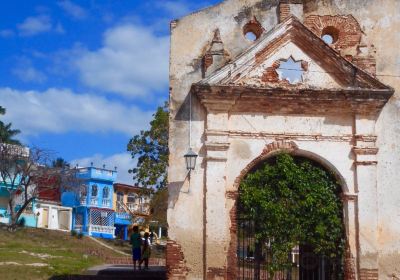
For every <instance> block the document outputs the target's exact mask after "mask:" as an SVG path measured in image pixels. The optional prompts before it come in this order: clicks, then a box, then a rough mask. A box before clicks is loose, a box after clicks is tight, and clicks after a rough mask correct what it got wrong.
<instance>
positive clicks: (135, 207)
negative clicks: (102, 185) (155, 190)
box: [126, 203, 150, 215]
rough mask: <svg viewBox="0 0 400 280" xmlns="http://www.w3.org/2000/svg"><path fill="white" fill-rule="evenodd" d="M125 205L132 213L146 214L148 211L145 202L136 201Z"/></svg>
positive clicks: (148, 208)
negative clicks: (138, 202)
mask: <svg viewBox="0 0 400 280" xmlns="http://www.w3.org/2000/svg"><path fill="white" fill-rule="evenodd" d="M126 206H127V207H128V209H129V210H130V211H132V212H134V213H143V214H146V215H148V214H149V213H150V207H149V205H148V204H147V203H146V204H137V203H127V204H126Z"/></svg>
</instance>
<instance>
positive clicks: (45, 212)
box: [42, 208, 49, 228]
mask: <svg viewBox="0 0 400 280" xmlns="http://www.w3.org/2000/svg"><path fill="white" fill-rule="evenodd" d="M42 213H43V215H42V227H44V228H48V227H49V208H43V212H42Z"/></svg>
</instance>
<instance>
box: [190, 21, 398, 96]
mask: <svg viewBox="0 0 400 280" xmlns="http://www.w3.org/2000/svg"><path fill="white" fill-rule="evenodd" d="M197 85H207V86H237V87H257V88H268V89H271V88H287V89H288V90H290V89H294V90H296V89H320V90H323V89H329V90H333V89H336V90H340V89H346V90H348V89H351V88H354V89H377V90H385V89H387V90H391V88H389V87H387V86H385V85H384V84H382V83H381V82H380V81H378V80H377V79H376V78H374V77H373V76H371V75H369V74H367V73H366V72H364V71H363V70H361V69H359V68H358V67H357V66H355V65H354V64H352V63H350V62H349V61H347V60H346V59H345V58H343V57H342V56H340V54H339V53H337V52H336V51H335V50H334V49H332V48H331V47H330V46H329V45H328V44H326V43H325V42H324V41H323V40H322V39H321V38H319V37H317V36H316V35H315V34H314V33H312V32H311V31H310V30H309V29H307V27H305V26H304V25H303V24H302V23H301V22H300V21H299V20H298V19H297V18H295V17H294V16H291V17H289V18H288V19H286V20H285V21H284V22H282V23H281V24H279V25H277V26H276V27H275V28H274V29H272V30H271V31H269V32H268V33H267V34H265V35H263V36H262V37H260V38H259V39H258V40H257V41H256V42H255V43H254V45H253V46H251V47H250V48H249V49H247V50H246V51H244V52H243V53H242V54H241V55H239V56H238V57H237V58H236V59H235V60H233V61H231V62H230V63H228V64H227V65H225V66H224V67H222V68H221V69H219V70H217V71H215V72H214V73H212V74H211V75H210V76H209V77H207V78H205V79H203V80H201V81H200V82H199V83H197Z"/></svg>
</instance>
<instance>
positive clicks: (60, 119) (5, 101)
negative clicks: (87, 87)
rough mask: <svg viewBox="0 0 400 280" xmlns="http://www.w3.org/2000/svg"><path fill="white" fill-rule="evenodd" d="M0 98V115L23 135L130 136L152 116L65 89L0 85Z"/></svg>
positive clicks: (139, 110) (100, 98)
mask: <svg viewBox="0 0 400 280" xmlns="http://www.w3.org/2000/svg"><path fill="white" fill-rule="evenodd" d="M0 100H1V105H2V106H3V107H5V108H7V114H6V115H5V116H3V117H2V118H4V120H5V121H6V122H12V123H13V126H14V127H15V128H18V129H20V130H21V131H22V136H23V137H25V136H26V135H37V134H39V133H42V132H51V133H65V132H69V131H78V132H91V133H93V132H103V133H104V132H111V131H114V132H121V133H125V134H126V135H134V134H136V133H138V132H139V130H140V129H145V128H146V126H147V125H148V123H149V121H150V120H151V115H152V113H151V112H144V111H142V110H141V109H139V108H137V107H135V106H128V105H125V104H121V103H119V102H116V101H110V100H108V99H106V98H105V97H100V96H95V95H90V94H76V93H74V92H72V91H70V90H68V89H55V88H51V89H48V90H46V91H43V92H38V91H19V90H14V89H11V88H0Z"/></svg>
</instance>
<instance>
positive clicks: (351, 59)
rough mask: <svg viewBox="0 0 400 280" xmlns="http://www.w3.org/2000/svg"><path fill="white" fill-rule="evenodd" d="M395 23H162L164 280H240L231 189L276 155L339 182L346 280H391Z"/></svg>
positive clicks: (398, 190)
mask: <svg viewBox="0 0 400 280" xmlns="http://www.w3.org/2000/svg"><path fill="white" fill-rule="evenodd" d="M399 11H400V2H399V1H397V0H381V1H375V0H280V1H279V0H226V1H222V2H221V3H220V4H218V5H215V6H213V7H210V8H207V9H204V10H201V11H198V12H195V13H193V14H190V15H188V16H186V17H184V18H181V19H179V20H175V21H173V22H172V23H171V51H170V138H169V149H170V158H169V171H168V181H169V185H168V190H169V201H168V225H169V238H170V240H169V241H168V245H167V268H168V275H169V278H170V279H241V278H238V247H237V246H238V245H237V216H236V214H237V213H236V202H237V197H238V188H239V185H240V182H241V180H242V179H243V178H244V177H245V176H246V174H248V172H250V171H251V170H252V169H253V168H254V167H255V166H257V165H259V164H260V163H262V162H263V161H265V160H267V159H268V158H270V157H271V156H274V155H276V154H277V153H280V152H282V151H286V152H289V153H291V154H293V155H296V156H302V157H305V158H309V159H311V160H313V161H315V162H317V163H318V164H320V165H322V166H324V167H325V168H326V169H327V170H329V171H331V172H332V173H334V174H335V175H336V176H337V179H338V180H339V183H340V185H341V187H342V192H341V199H342V202H343V222H344V226H345V235H346V241H347V246H346V254H345V260H344V262H345V269H344V270H345V271H344V272H345V279H360V280H367V279H368V280H369V279H371V280H373V279H400V185H399V182H400V172H399V170H400V141H399V139H400V126H399V121H400V101H399V99H398V98H399V94H398V92H399V90H400V77H399V76H400V52H399V51H398V46H399V45H400V37H399V35H398V26H400V15H399ZM189 148H192V150H193V151H194V152H196V153H197V154H198V158H197V162H196V166H195V169H194V170H192V171H191V172H190V174H189V175H190V176H188V172H187V170H186V165H185V159H184V155H185V153H186V152H187V150H188V149H189Z"/></svg>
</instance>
